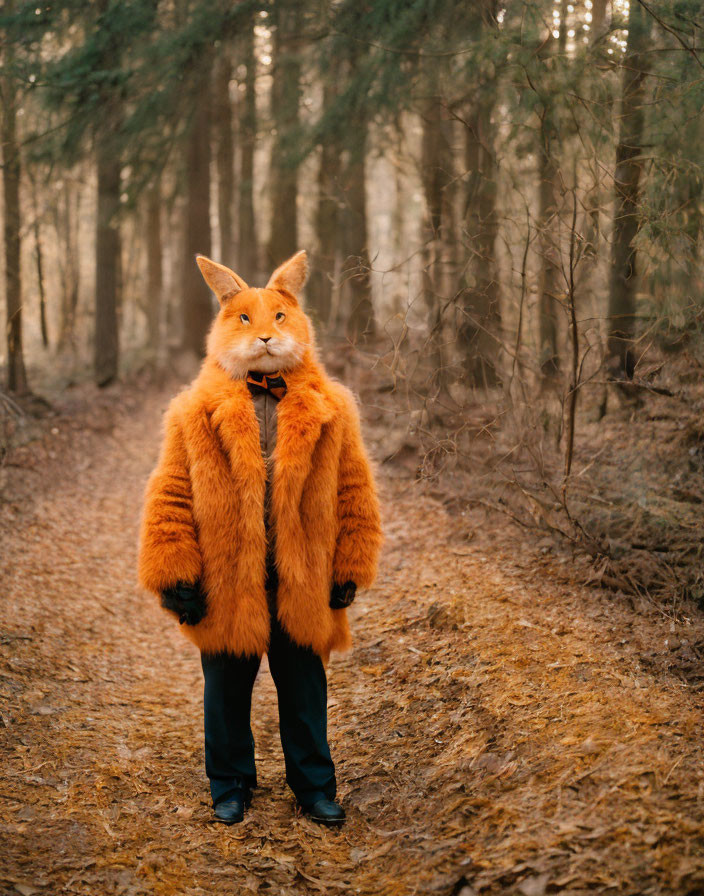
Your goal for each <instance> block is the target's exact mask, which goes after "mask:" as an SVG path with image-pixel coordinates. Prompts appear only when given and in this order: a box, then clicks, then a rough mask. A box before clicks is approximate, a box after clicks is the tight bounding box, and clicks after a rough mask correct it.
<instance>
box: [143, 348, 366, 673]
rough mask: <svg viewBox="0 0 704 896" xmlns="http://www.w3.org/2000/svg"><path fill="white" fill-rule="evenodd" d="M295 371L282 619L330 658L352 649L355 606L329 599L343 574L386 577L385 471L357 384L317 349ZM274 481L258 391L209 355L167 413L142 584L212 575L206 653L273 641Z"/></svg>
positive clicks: (150, 495)
mask: <svg viewBox="0 0 704 896" xmlns="http://www.w3.org/2000/svg"><path fill="white" fill-rule="evenodd" d="M285 378H286V383H287V385H288V391H287V393H286V395H285V396H284V397H283V398H282V399H281V401H280V402H279V406H278V414H277V416H278V424H277V430H278V436H277V445H276V451H275V455H274V458H275V464H274V474H273V481H272V496H271V500H272V525H273V526H274V528H275V533H276V541H275V544H276V564H277V569H278V575H279V589H278V615H279V619H280V621H281V624H282V626H283V627H284V629H285V630H286V631H287V632H288V634H289V635H290V637H291V638H292V639H293V640H294V641H295V642H296V643H297V644H300V645H307V646H310V647H312V648H313V650H314V651H315V652H316V653H317V654H318V655H320V656H321V657H323V659H324V661H325V662H327V660H328V658H329V655H330V651H331V650H345V649H348V648H349V647H350V645H351V636H350V630H349V624H348V620H347V611H346V610H345V609H340V610H332V609H330V607H329V605H328V602H329V597H330V587H331V584H332V582H333V580H334V581H337V582H345V581H347V580H352V581H354V582H356V584H357V586H358V587H359V588H363V587H369V586H370V585H371V584H372V583H373V581H374V579H375V577H376V571H377V563H378V555H379V550H380V547H381V544H382V540H383V534H382V528H381V521H380V508H379V502H378V497H377V491H376V484H375V473H374V470H373V467H372V465H371V462H370V459H369V457H368V455H367V453H366V449H365V446H364V443H363V441H362V435H361V429H360V419H359V410H358V406H357V400H356V398H355V396H354V394H353V393H352V392H351V391H350V390H349V389H348V388H347V387H346V386H344V385H343V384H342V383H340V382H339V381H337V380H335V379H334V378H332V377H330V376H329V375H328V374H327V373H326V372H325V370H324V368H323V367H322V365H321V364H320V362H319V361H318V360H317V358H316V357H315V354H314V353H313V352H312V351H311V350H310V349H309V350H308V351H306V353H305V356H304V358H303V361H302V363H301V364H300V365H299V366H298V367H296V368H295V369H293V370H290V371H287V372H286V374H285ZM265 480H266V470H265V462H264V459H263V458H262V455H261V449H260V442H259V431H258V424H257V419H256V415H255V410H254V406H253V403H252V399H251V396H250V394H249V390H248V388H247V386H246V384H245V382H244V380H243V379H237V378H233V377H231V376H230V375H229V374H228V373H227V372H226V371H225V370H224V369H223V368H222V367H221V366H220V365H219V364H218V362H217V360H215V359H214V358H213V357H211V356H208V357H206V359H205V360H204V362H203V364H202V367H201V370H200V373H199V375H198V376H197V377H196V379H195V380H194V381H193V383H191V385H190V386H189V387H188V388H186V389H184V390H183V391H182V392H181V393H179V394H178V395H177V396H176V397H175V398H174V399H173V400H172V401H171V404H170V405H169V408H168V410H167V412H166V414H165V417H164V442H163V445H162V450H161V455H160V458H159V462H158V465H157V467H156V469H155V470H154V471H153V473H152V475H151V477H150V479H149V482H148V484H147V488H146V493H145V502H144V510H143V515H142V524H141V531H140V543H139V562H138V573H139V581H140V584H141V585H142V586H143V587H144V588H146V589H147V590H148V591H152V592H154V593H156V594H159V593H160V592H161V591H162V590H163V589H164V588H166V587H168V586H170V585H174V584H175V583H176V582H178V581H183V582H194V581H195V580H197V579H200V580H201V582H202V583H203V586H204V589H205V592H206V594H207V605H208V612H207V614H206V616H205V617H204V619H203V620H202V621H201V622H199V623H198V624H197V625H193V626H191V625H188V624H184V625H183V626H182V630H183V632H184V634H185V635H186V636H187V637H188V638H189V639H190V640H191V641H193V642H194V643H195V644H196V645H197V646H198V647H199V648H200V650H202V651H206V652H215V651H220V650H229V651H232V652H233V653H244V654H257V655H260V656H261V654H262V653H265V652H266V650H267V646H268V640H269V627H270V626H269V612H268V607H267V600H266V594H265V552H266V536H265V531H264V520H263V502H264V490H265ZM167 612H168V613H169V614H170V615H172V616H176V614H175V613H173V612H172V611H167Z"/></svg>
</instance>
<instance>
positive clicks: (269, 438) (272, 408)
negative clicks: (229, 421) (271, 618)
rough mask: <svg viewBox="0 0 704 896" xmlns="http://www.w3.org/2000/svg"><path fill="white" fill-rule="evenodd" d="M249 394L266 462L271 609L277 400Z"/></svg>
mask: <svg viewBox="0 0 704 896" xmlns="http://www.w3.org/2000/svg"><path fill="white" fill-rule="evenodd" d="M249 391H250V394H251V396H252V400H253V402H254V411H255V413H256V415H257V422H258V423H259V444H260V445H261V449H262V457H263V458H264V460H265V462H266V489H265V493H264V530H265V532H266V543H267V550H266V576H267V597H268V598H269V606H270V607H272V608H273V606H274V604H275V600H276V585H277V582H278V578H277V575H276V566H275V563H274V557H275V547H274V545H275V535H274V531H273V526H272V520H271V483H272V478H273V472H274V458H273V457H272V455H273V453H274V448H275V447H276V420H277V407H278V404H279V399H278V398H277V397H276V396H275V395H273V394H272V393H271V392H261V391H260V390H257V389H253V388H251V387H250V390H249Z"/></svg>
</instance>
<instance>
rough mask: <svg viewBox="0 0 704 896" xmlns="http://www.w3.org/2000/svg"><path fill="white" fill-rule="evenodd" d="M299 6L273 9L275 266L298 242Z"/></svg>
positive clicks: (270, 259)
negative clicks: (295, 135) (296, 143)
mask: <svg viewBox="0 0 704 896" xmlns="http://www.w3.org/2000/svg"><path fill="white" fill-rule="evenodd" d="M300 22H301V6H300V4H299V3H298V2H296V0H285V2H281V3H279V4H278V7H277V8H276V12H275V26H276V30H275V32H274V83H273V86H272V89H271V115H272V119H273V124H274V127H275V129H276V135H275V137H274V142H273V146H272V149H271V161H270V166H269V181H270V183H271V235H270V238H269V245H268V249H267V264H268V267H270V268H274V267H276V266H277V265H279V264H281V262H282V261H285V260H286V259H287V258H288V257H289V256H291V255H293V254H294V252H297V251H298V249H299V248H300V247H299V245H298V214H297V208H296V201H297V197H298V162H297V161H296V159H295V157H294V150H295V138H294V131H295V129H296V127H297V126H298V106H299V101H300V84H299V81H300V74H301V66H300V62H299V56H298V53H297V44H298V32H299V29H300Z"/></svg>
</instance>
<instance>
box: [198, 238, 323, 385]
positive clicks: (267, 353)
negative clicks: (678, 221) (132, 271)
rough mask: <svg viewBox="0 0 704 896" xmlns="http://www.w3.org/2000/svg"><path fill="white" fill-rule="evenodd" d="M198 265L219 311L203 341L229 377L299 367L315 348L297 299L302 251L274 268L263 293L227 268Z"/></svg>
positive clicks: (304, 264) (202, 260) (303, 276)
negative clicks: (217, 303) (251, 371)
mask: <svg viewBox="0 0 704 896" xmlns="http://www.w3.org/2000/svg"><path fill="white" fill-rule="evenodd" d="M196 262H197V264H198V267H199V268H200V271H201V274H202V275H203V279H204V280H205V282H206V283H207V284H208V286H209V287H210V289H211V290H212V291H213V292H214V293H215V295H216V297H217V300H218V302H219V303H220V310H219V311H218V314H217V316H216V318H215V320H214V321H213V323H212V325H211V328H210V331H209V332H208V338H207V341H206V351H207V354H208V355H209V356H211V357H213V358H215V359H216V360H217V361H218V362H219V363H220V365H221V366H222V367H223V368H224V369H225V370H226V371H227V372H228V373H229V374H230V376H232V377H233V378H244V377H246V375H247V371H248V370H258V371H261V372H262V373H274V372H276V371H285V370H291V369H293V368H295V367H297V366H298V365H299V364H300V363H301V361H302V359H303V356H304V354H305V351H306V349H307V348H309V347H312V346H313V341H314V335H313V328H312V325H311V322H310V320H309V318H308V316H307V315H306V314H305V312H304V311H303V309H302V308H301V306H300V304H299V302H298V299H297V296H298V294H299V293H300V291H301V289H302V288H303V286H304V284H305V282H306V280H307V278H308V258H307V255H306V252H305V250H302V251H301V252H297V253H296V254H295V255H294V256H292V257H291V258H289V260H288V261H285V262H284V263H283V264H282V265H281V266H280V267H278V268H277V269H276V270H275V271H274V273H273V274H272V275H271V277H270V278H269V282H268V283H267V285H266V286H265V287H264V288H263V289H260V288H256V287H250V286H248V285H247V284H246V283H245V282H244V280H243V279H242V278H241V277H239V276H238V275H237V274H236V273H235V272H234V271H231V270H230V268H227V267H225V265H222V264H218V263H217V262H215V261H211V259H209V258H206V257H205V256H204V255H197V256H196Z"/></svg>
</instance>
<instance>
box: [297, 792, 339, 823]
mask: <svg viewBox="0 0 704 896" xmlns="http://www.w3.org/2000/svg"><path fill="white" fill-rule="evenodd" d="M298 807H299V809H300V810H301V812H302V813H303V814H304V815H307V816H308V818H310V820H311V821H314V822H316V823H317V824H324V825H327V826H328V827H337V826H338V825H341V824H344V822H345V818H346V817H347V816H346V815H345V810H344V809H343V808H342V806H341V805H340V804H339V803H336V802H335V800H326V799H322V800H318V801H317V802H315V803H313V805H312V806H308V807H306V806H302V805H301V804H300V803H299V804H298Z"/></svg>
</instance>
